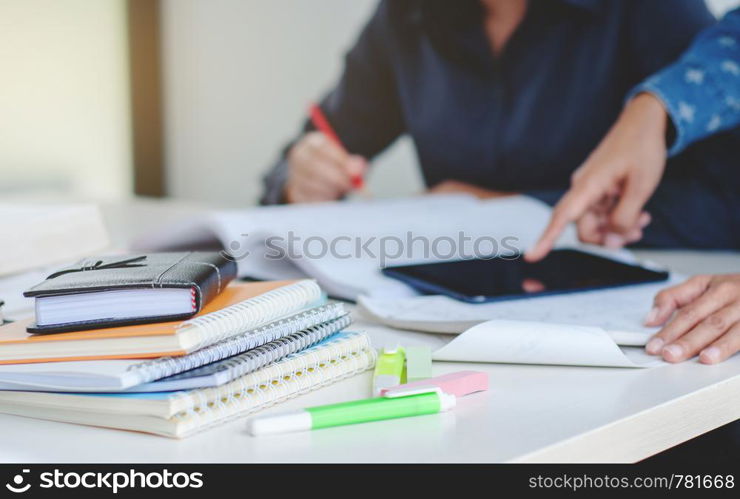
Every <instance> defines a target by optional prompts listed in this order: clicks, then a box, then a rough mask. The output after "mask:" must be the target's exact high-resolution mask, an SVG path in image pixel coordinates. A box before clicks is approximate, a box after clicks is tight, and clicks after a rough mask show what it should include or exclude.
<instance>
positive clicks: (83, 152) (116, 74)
mask: <svg viewBox="0 0 740 499" xmlns="http://www.w3.org/2000/svg"><path fill="white" fill-rule="evenodd" d="M125 20H126V18H125V9H124V3H123V0H0V196H3V195H7V194H9V193H17V192H19V191H22V190H39V189H42V190H51V191H57V192H58V191H65V192H67V193H71V194H75V195H81V196H87V197H102V198H109V197H115V196H120V195H124V194H126V193H128V192H130V190H131V153H130V144H131V139H130V126H129V123H130V122H129V91H128V55H127V54H128V53H127V39H126V24H125Z"/></svg>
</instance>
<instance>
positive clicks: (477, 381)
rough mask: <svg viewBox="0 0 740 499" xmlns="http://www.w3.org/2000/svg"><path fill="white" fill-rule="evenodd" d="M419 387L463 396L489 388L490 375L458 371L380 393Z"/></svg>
mask: <svg viewBox="0 0 740 499" xmlns="http://www.w3.org/2000/svg"><path fill="white" fill-rule="evenodd" d="M419 388H440V389H441V390H442V391H443V392H445V393H449V394H450V395H455V396H456V397H462V396H465V395H469V394H471V393H475V392H482V391H484V390H488V375H487V374H486V373H482V372H480V371H458V372H455V373H450V374H445V375H442V376H437V377H436V378H429V379H424V380H421V381H414V382H413V383H406V384H405V385H398V386H394V387H393V388H387V389H385V390H382V391H381V392H380V394H381V395H385V394H386V393H389V392H400V391H408V390H416V389H419Z"/></svg>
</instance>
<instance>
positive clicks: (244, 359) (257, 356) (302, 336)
mask: <svg viewBox="0 0 740 499" xmlns="http://www.w3.org/2000/svg"><path fill="white" fill-rule="evenodd" d="M351 323H352V320H351V319H350V317H349V315H344V316H342V317H339V318H337V319H334V320H332V321H329V322H326V323H324V324H319V325H317V326H312V327H309V328H307V329H305V330H303V331H300V332H298V333H293V334H289V335H287V336H284V337H282V338H278V339H276V340H274V341H271V342H269V343H266V344H264V345H262V346H261V347H257V348H254V349H251V350H248V351H246V352H244V353H242V354H239V355H234V356H232V357H228V358H226V359H224V360H222V361H220V362H218V363H216V364H215V365H213V364H209V365H206V366H202V367H200V368H199V369H195V370H193V371H190V372H188V373H187V374H176V375H175V376H171V377H170V378H168V379H177V378H178V377H180V376H184V375H188V376H191V375H198V374H199V371H208V372H209V373H212V372H217V371H226V372H227V374H226V377H227V378H228V381H232V380H234V379H236V378H238V377H239V376H244V375H245V374H249V373H251V372H253V371H256V370H257V369H260V368H262V367H265V366H266V365H268V364H271V363H273V362H276V361H278V360H281V359H283V358H285V357H287V356H288V355H290V354H293V353H296V352H300V351H302V350H305V349H307V348H309V347H311V346H312V345H315V344H316V343H318V342H319V341H321V340H323V339H324V338H326V337H328V336H330V335H332V334H334V333H336V332H337V331H341V330H342V329H344V328H345V327H347V326H349V325H350V324H351Z"/></svg>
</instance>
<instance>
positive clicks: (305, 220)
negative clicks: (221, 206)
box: [134, 195, 577, 300]
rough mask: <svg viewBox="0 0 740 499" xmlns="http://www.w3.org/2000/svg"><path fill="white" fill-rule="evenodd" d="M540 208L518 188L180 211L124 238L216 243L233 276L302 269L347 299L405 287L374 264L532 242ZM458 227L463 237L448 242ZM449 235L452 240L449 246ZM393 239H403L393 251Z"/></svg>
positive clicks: (294, 274)
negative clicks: (229, 258) (478, 194)
mask: <svg viewBox="0 0 740 499" xmlns="http://www.w3.org/2000/svg"><path fill="white" fill-rule="evenodd" d="M550 211H551V209H550V207H549V206H548V205H546V204H545V203H542V202H540V201H538V200H536V199H534V198H529V197H527V196H512V197H507V198H502V199H496V200H487V201H480V200H478V199H475V198H473V197H472V196H463V195H436V196H418V197H412V198H404V199H383V200H372V201H357V202H334V203H319V204H311V205H305V204H304V205H288V206H268V207H259V208H252V209H249V210H233V211H216V212H206V213H204V214H203V215H202V216H200V217H197V216H196V217H193V216H190V217H188V219H186V220H184V221H183V222H182V223H181V224H179V225H178V224H169V225H168V226H166V227H162V228H160V229H159V230H157V231H156V232H154V233H151V234H148V235H146V236H144V237H143V238H141V239H140V240H139V241H137V242H136V243H135V244H134V246H135V247H136V248H138V249H141V250H166V249H173V248H184V247H192V246H195V245H198V246H200V245H203V244H204V243H207V242H208V241H212V242H214V243H218V242H219V241H220V244H221V245H222V246H223V247H225V248H229V251H232V253H233V254H234V256H235V257H237V261H238V264H239V275H240V276H249V277H255V278H258V279H296V278H301V277H305V276H310V277H313V278H315V279H316V280H317V281H318V282H319V284H320V285H321V287H322V288H324V289H325V290H326V291H327V292H328V293H329V294H330V295H333V296H337V297H340V298H346V299H350V300H354V299H356V298H357V296H359V295H360V294H386V295H387V294H389V293H393V294H407V295H408V294H410V293H411V291H410V290H409V288H407V287H406V286H405V285H403V284H401V283H399V282H397V281H395V280H393V279H390V278H387V277H385V276H383V275H382V274H381V273H380V268H381V267H382V266H384V265H391V264H404V263H412V262H431V261H439V260H449V259H450V258H454V257H456V256H465V254H476V253H481V254H485V256H488V255H490V254H491V253H496V251H497V250H498V251H507V249H508V247H513V248H516V249H518V250H524V249H526V248H527V247H529V246H530V245H531V244H533V243H534V242H535V241H536V239H537V237H538V236H539V234H540V233H541V231H542V229H544V227H545V225H546V224H547V222H548V219H549V217H550ZM461 234H462V236H463V239H464V238H468V239H467V240H466V241H462V242H458V241H460V240H461ZM505 238H507V239H506V240H504V239H505ZM493 239H495V240H496V241H495V243H496V248H494V244H493V243H492V242H491V241H492V240H493ZM450 240H452V241H455V243H454V244H455V251H451V246H450V245H449V241H450ZM289 241H292V245H291V244H290V242H289ZM398 241H401V242H402V244H403V250H402V251H400V252H399V251H398V249H397V248H398V244H397V242H398ZM407 241H409V242H410V243H409V242H407ZM358 242H359V244H358ZM576 243H577V239H576V237H575V232H574V231H573V230H572V228H568V230H567V231H566V233H565V234H564V236H563V237H562V238H561V241H560V244H563V245H573V244H576ZM358 246H359V249H358ZM448 246H449V247H448ZM432 247H434V248H436V250H434V251H432V250H431V248H432ZM383 248H385V250H383ZM277 250H282V251H283V252H284V254H285V255H286V257H285V258H282V259H278V258H275V257H274V256H276V255H279V254H280V251H277ZM348 255H349V257H347V256H348ZM382 256H385V258H382ZM481 256H483V255H481Z"/></svg>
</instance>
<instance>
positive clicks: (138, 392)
mask: <svg viewBox="0 0 740 499" xmlns="http://www.w3.org/2000/svg"><path fill="white" fill-rule="evenodd" d="M75 277H76V276H75ZM224 277H225V276H224V275H219V279H218V288H223V289H218V292H217V293H216V294H215V295H214V297H213V298H212V299H211V300H210V301H209V302H208V303H205V300H203V303H201V304H198V306H197V307H196V308H200V312H198V313H197V314H196V315H195V316H193V317H191V318H190V319H187V320H185V321H167V322H151V321H148V320H146V321H144V322H147V323H145V324H140V322H142V319H141V318H138V319H137V320H136V321H132V322H133V325H119V326H116V327H103V328H97V329H83V330H77V331H70V330H69V328H68V326H62V328H63V329H65V330H66V331H67V332H62V333H55V334H39V333H38V332H36V333H35V334H34V333H29V332H28V331H27V330H29V329H30V330H31V331H34V328H36V327H37V326H36V325H35V324H33V323H31V322H28V321H26V322H23V321H21V322H15V323H11V324H7V325H5V326H2V327H0V412H2V413H6V414H15V415H19V416H27V417H34V418H41V419H49V420H54V421H63V422H70V423H78V424H86V425H94V426H105V427H112V428H120V429H126V430H135V431H141V432H148V433H155V434H159V435H164V436H169V437H177V438H180V437H185V436H188V435H190V434H192V433H195V432H198V431H200V430H203V429H205V428H208V427H211V426H213V425H215V424H219V423H222V422H225V421H228V420H231V419H233V418H236V417H241V416H244V415H246V414H250V413H253V412H255V411H258V410H260V409H263V408H266V407H268V406H271V405H273V404H276V403H279V402H281V401H284V400H286V399H288V398H291V397H294V396H297V395H300V394H301V393H304V392H307V391H311V390H314V389H316V388H319V387H321V386H324V385H326V384H329V383H332V382H335V381H337V380H340V379H343V378H345V377H348V376H352V375H354V374H356V373H359V372H362V371H365V370H367V369H369V368H371V367H372V366H373V364H374V361H375V351H374V350H373V349H372V348H371V345H370V343H369V340H368V338H367V336H366V335H365V334H362V333H355V332H347V331H344V330H345V328H346V327H347V326H348V325H349V324H350V323H351V319H350V316H349V315H348V314H347V312H346V311H345V309H344V306H343V305H342V304H341V303H336V302H327V301H326V298H325V296H324V294H323V293H322V291H321V289H320V288H319V286H318V285H317V284H316V283H315V282H314V281H312V280H301V281H281V282H261V283H231V284H228V285H227V283H228V280H230V279H224ZM214 282H216V281H214ZM81 299H84V297H82V298H81ZM96 299H97V298H96ZM200 305H202V307H201V306H200ZM96 320H99V319H96ZM118 323H119V324H120V323H121V321H118ZM129 323H131V321H130V322H129ZM55 327H59V326H55Z"/></svg>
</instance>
